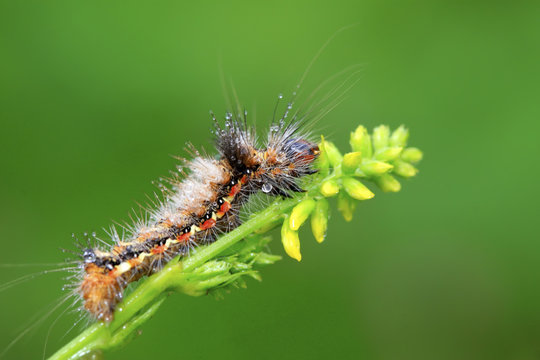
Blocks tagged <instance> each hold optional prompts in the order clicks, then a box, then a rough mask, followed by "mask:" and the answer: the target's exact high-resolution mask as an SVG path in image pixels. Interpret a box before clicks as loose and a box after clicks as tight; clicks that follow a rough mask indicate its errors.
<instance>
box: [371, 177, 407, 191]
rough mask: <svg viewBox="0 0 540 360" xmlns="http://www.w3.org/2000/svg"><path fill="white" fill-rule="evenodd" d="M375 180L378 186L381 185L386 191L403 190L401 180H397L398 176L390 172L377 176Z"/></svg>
mask: <svg viewBox="0 0 540 360" xmlns="http://www.w3.org/2000/svg"><path fill="white" fill-rule="evenodd" d="M375 182H376V183H377V186H379V187H380V188H381V190H382V191H385V192H398V191H399V190H401V184H400V183H399V181H397V180H396V178H394V177H393V176H392V175H390V174H383V175H381V176H379V177H377V178H375Z"/></svg>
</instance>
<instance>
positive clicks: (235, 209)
mask: <svg viewBox="0 0 540 360" xmlns="http://www.w3.org/2000/svg"><path fill="white" fill-rule="evenodd" d="M212 118H213V121H214V124H215V131H214V134H215V145H216V150H217V153H218V156H217V158H213V157H208V156H202V155H201V154H200V153H198V152H195V157H194V158H193V159H192V160H190V161H185V163H184V164H183V165H184V167H187V168H188V174H187V175H185V176H183V177H182V176H181V175H177V176H174V177H173V178H171V179H169V184H168V186H162V190H163V193H164V197H163V199H162V200H160V202H159V203H158V204H157V206H156V208H155V209H153V210H151V211H150V213H149V216H148V219H147V220H139V221H137V222H136V224H135V225H133V226H132V228H131V229H129V232H128V234H127V235H126V236H124V237H122V238H120V236H119V235H118V233H117V232H116V231H115V230H114V228H113V231H112V232H111V235H112V236H111V237H112V240H113V241H114V243H113V244H112V246H110V247H108V248H105V247H104V246H101V247H96V246H92V245H91V244H89V243H88V244H87V245H86V246H81V245H79V247H80V252H79V258H80V261H81V267H80V268H81V271H80V274H79V276H77V277H76V280H75V282H74V284H73V290H74V293H75V294H78V295H79V296H80V298H81V299H82V302H83V307H84V309H86V310H87V311H88V312H89V313H90V314H91V315H92V316H93V317H94V318H96V319H98V320H102V321H105V322H110V321H111V320H112V319H113V316H114V310H115V307H116V305H117V304H118V303H119V302H120V301H121V300H122V298H123V293H124V290H125V288H126V287H127V285H128V284H129V283H131V282H134V281H137V280H139V279H140V278H141V277H143V276H149V275H151V274H153V273H155V272H158V271H160V270H161V269H162V268H163V266H164V265H165V264H166V263H167V262H169V261H170V260H171V259H173V258H174V257H176V256H178V255H185V254H187V253H188V252H189V251H190V249H191V248H193V247H194V246H198V245H201V244H208V243H211V242H213V241H215V240H216V238H217V235H218V234H220V233H224V232H229V231H231V230H232V229H234V228H236V227H237V226H239V224H240V217H239V214H238V213H239V210H240V208H241V206H242V205H243V204H244V203H246V201H247V200H248V199H249V197H250V196H251V195H252V194H254V193H256V192H259V191H262V192H264V193H267V194H269V195H275V196H283V197H289V196H291V193H294V192H302V191H303V190H302V188H301V187H300V186H299V183H298V180H299V179H300V178H302V177H303V176H305V175H308V174H312V173H314V172H316V171H315V170H314V169H313V168H312V167H311V165H312V163H313V161H314V160H315V159H316V158H317V155H318V154H319V149H318V147H317V145H316V144H315V143H313V142H311V141H309V140H308V138H307V136H305V134H304V133H303V131H302V127H301V121H297V120H293V121H285V120H284V119H281V120H280V121H279V123H277V124H273V125H272V126H271V127H270V130H269V132H268V137H267V139H266V141H265V142H264V144H263V145H262V146H261V145H259V144H258V143H257V137H256V134H255V131H254V129H253V128H251V127H249V126H248V125H247V121H246V116H245V114H244V116H243V117H238V116H233V115H232V114H228V115H227V116H226V121H225V123H224V125H223V126H221V125H220V124H219V122H218V121H217V120H216V118H215V116H212ZM181 169H182V167H179V170H181ZM181 171H182V170H181Z"/></svg>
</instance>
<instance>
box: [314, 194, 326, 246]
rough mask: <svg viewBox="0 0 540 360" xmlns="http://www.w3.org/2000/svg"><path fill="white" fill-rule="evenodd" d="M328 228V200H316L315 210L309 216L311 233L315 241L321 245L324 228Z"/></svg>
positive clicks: (324, 233) (324, 232) (324, 235)
mask: <svg viewBox="0 0 540 360" xmlns="http://www.w3.org/2000/svg"><path fill="white" fill-rule="evenodd" d="M327 227H328V200H326V199H325V198H322V199H319V200H317V203H316V204H315V210H313V214H312V215H311V231H312V232H313V236H315V240H317V242H319V243H322V242H323V241H324V238H325V237H326V228H327Z"/></svg>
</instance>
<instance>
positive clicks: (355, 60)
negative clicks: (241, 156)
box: [0, 0, 540, 359]
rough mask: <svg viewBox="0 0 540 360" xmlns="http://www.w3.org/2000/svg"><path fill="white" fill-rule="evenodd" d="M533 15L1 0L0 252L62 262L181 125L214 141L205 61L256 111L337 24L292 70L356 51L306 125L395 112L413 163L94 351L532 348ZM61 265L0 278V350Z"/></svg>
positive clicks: (438, 6) (384, 119)
mask: <svg viewBox="0 0 540 360" xmlns="http://www.w3.org/2000/svg"><path fill="white" fill-rule="evenodd" d="M539 19H540V5H539V4H538V2H534V1H529V2H526V1H515V2H506V1H403V2H402V1H395V2H391V1H364V0H361V1H350V2H347V1H332V2H329V1H313V0H311V1H296V2H286V1H280V2H269V1H268V2H261V3H257V2H254V1H252V2H238V1H229V2H222V1H214V2H206V1H202V2H200V3H199V4H194V2H189V3H188V2H181V1H153V2H145V1H131V2H115V1H65V2H58V1H47V2H45V1H9V0H4V1H2V2H1V3H0V29H1V30H0V122H1V127H0V152H1V154H2V156H1V157H0V174H1V175H0V199H1V202H0V231H1V235H0V242H1V244H2V251H1V252H0V263H2V264H38V263H50V262H60V261H62V260H63V258H64V254H62V252H61V251H60V250H59V248H61V247H63V248H70V247H71V242H72V240H71V236H70V235H71V233H72V232H76V233H82V232H84V231H92V230H99V229H100V228H101V227H103V226H108V225H109V224H110V223H111V221H112V220H113V219H114V220H120V221H122V220H126V219H127V218H128V216H127V214H128V211H129V209H130V208H131V207H133V206H134V205H135V202H136V201H139V202H143V201H144V200H145V194H149V193H152V192H153V191H154V190H155V188H154V187H153V185H152V184H151V181H152V180H154V179H156V178H158V177H159V176H161V175H166V174H167V172H168V170H169V169H172V168H173V166H174V164H175V162H176V161H175V160H174V159H172V158H171V157H170V156H169V155H170V154H180V155H182V154H185V153H184V152H183V150H182V149H183V146H184V143H185V142H187V141H191V142H193V143H194V144H195V145H196V146H205V147H206V148H209V147H211V145H210V143H209V138H210V135H209V129H210V127H211V123H210V120H209V116H208V111H209V110H210V109H212V110H214V111H215V112H216V113H218V114H223V113H224V112H225V110H226V103H225V100H224V95H223V92H222V88H221V83H220V72H219V66H220V64H221V65H222V67H223V72H224V74H225V77H226V78H227V79H232V80H233V82H234V85H235V87H236V89H237V90H238V93H239V96H240V98H241V100H242V103H243V104H245V105H246V107H247V108H248V109H253V108H254V107H255V106H256V113H257V123H258V124H262V125H264V124H266V123H267V122H268V121H269V119H270V118H271V115H272V109H273V106H274V104H275V101H276V97H277V94H279V93H280V92H283V93H284V94H288V93H290V92H291V91H292V90H293V88H294V85H295V84H296V82H297V81H298V79H299V78H300V76H301V74H302V73H303V71H304V70H305V68H306V66H307V64H308V63H309V61H310V60H311V59H312V58H313V56H314V54H315V53H316V52H317V50H318V49H319V48H320V47H321V46H322V44H323V43H324V42H325V41H326V40H327V39H328V38H329V37H330V35H331V34H333V33H334V32H335V31H337V30H338V29H339V28H341V27H343V26H346V25H349V24H353V23H356V24H357V26H356V27H354V28H352V29H349V30H346V31H344V32H342V33H340V34H339V36H337V37H336V39H335V40H334V41H333V42H332V43H331V44H330V45H329V46H328V48H327V49H326V50H325V51H324V53H323V54H322V55H321V57H320V58H319V60H318V61H317V62H316V64H315V65H314V67H313V69H312V71H311V73H310V75H309V77H308V80H307V81H306V84H305V89H306V91H309V90H311V89H314V88H315V87H316V85H317V84H319V83H320V82H322V81H324V80H325V79H326V78H328V77H329V76H331V75H332V74H334V73H336V72H338V71H341V70H343V69H345V68H346V67H348V66H349V65H353V64H363V72H362V76H361V80H360V81H359V83H358V84H357V85H356V86H355V87H354V88H353V89H351V90H350V91H349V92H348V95H347V98H346V99H345V101H344V102H343V103H342V104H341V105H340V106H339V107H337V108H336V109H335V110H334V111H333V112H332V113H330V114H329V115H328V116H327V117H325V119H324V120H322V121H321V123H320V127H321V129H322V131H324V132H326V133H330V135H331V136H330V137H331V139H332V140H333V141H335V142H336V143H338V144H341V146H342V148H343V149H346V146H348V145H347V143H348V135H349V132H350V131H351V130H352V129H353V128H354V127H356V126H357V125H358V124H364V125H366V126H368V127H370V128H372V127H373V126H375V125H378V124H381V123H382V124H388V125H390V126H392V127H396V126H398V125H400V124H402V123H403V124H406V125H407V126H408V127H409V128H410V129H411V140H410V142H411V144H412V145H414V146H418V147H420V148H421V149H422V150H423V151H424V153H425V159H424V161H423V162H422V163H421V164H420V173H419V175H418V177H417V178H415V179H413V180H411V181H406V182H405V183H404V184H403V185H404V186H403V190H402V192H400V193H398V194H382V193H377V196H376V198H375V199H374V200H373V201H369V202H366V203H364V204H362V205H361V206H359V208H358V209H357V212H356V215H355V219H354V221H353V222H352V223H346V222H344V221H343V220H342V219H341V218H340V216H338V215H337V213H336V214H335V216H334V217H333V219H332V221H331V226H330V229H329V234H328V238H327V241H325V242H324V243H323V244H322V245H318V244H316V243H315V241H313V239H312V237H311V235H310V234H308V233H307V232H305V233H304V234H303V236H302V238H303V243H302V253H303V260H302V262H301V263H297V262H296V261H294V260H292V259H289V258H284V260H283V261H281V262H279V263H278V264H276V265H274V266H271V267H267V268H265V269H263V272H262V275H263V279H264V280H263V282H262V283H257V282H255V281H250V282H249V284H248V285H249V286H248V289H246V290H238V291H234V292H232V293H231V294H230V295H228V296H227V297H226V298H225V299H224V300H221V301H216V300H215V299H214V298H212V297H201V298H191V297H188V296H184V295H179V294H175V295H173V296H171V297H170V298H169V299H168V300H167V301H166V303H165V304H164V306H163V307H162V309H161V310H160V311H159V312H158V313H157V315H156V316H155V318H154V319H153V320H151V321H150V322H148V323H147V324H145V325H144V327H143V329H142V336H140V337H138V338H137V339H136V340H134V341H133V342H132V343H130V344H129V345H128V346H127V347H126V348H125V349H123V350H121V351H116V352H113V353H109V354H108V358H110V359H134V358H135V359H141V358H144V356H146V357H159V358H179V359H207V358H211V357H214V358H220V359H271V358H279V359H301V358H310V359H311V358H316V359H317V358H329V359H539V358H540V342H539V341H540V293H539V291H538V288H539V287H540V236H539V235H538V230H537V229H538V220H537V218H538V215H539V213H540V212H539V210H538V185H537V182H538V175H539V171H538V165H537V158H538V157H537V156H536V155H538V153H539V145H538V144H539V141H538V134H539V133H540V132H539V130H540V126H539V122H538V119H540V116H539V115H540V106H539V95H540V85H539V84H540V70H539V64H540V62H539V60H540V26H539V22H540V20H539ZM220 58H221V60H220ZM261 127H262V126H261ZM273 251H274V252H275V253H278V254H283V250H282V249H281V248H280V244H279V241H275V242H274V244H273ZM40 269H42V268H40V267H39V266H33V267H16V268H12V267H5V266H4V267H2V268H1V274H2V276H1V277H0V279H1V280H2V283H5V282H7V281H9V280H10V279H13V278H15V277H17V276H19V275H24V274H27V273H31V272H33V271H38V270H40ZM63 276H64V275H63V274H53V275H47V276H44V277H41V278H39V279H36V280H33V281H30V282H28V283H25V284H24V285H20V286H18V287H16V288H11V289H9V290H7V291H4V292H2V293H0V305H1V306H2V310H1V311H0V314H1V315H0V324H1V325H0V337H1V342H0V349H1V348H4V347H5V346H6V345H7V344H8V343H9V341H10V340H12V339H13V338H14V337H15V336H16V334H17V333H18V332H19V331H21V330H23V329H25V327H26V326H28V324H31V323H34V322H35V319H33V316H34V314H36V313H43V311H45V310H46V309H47V308H50V306H51V304H54V302H55V301H57V299H59V298H60V297H61V295H63V293H62V291H61V287H62V284H63V283H64V281H63V280H62V277H63ZM64 309H65V307H62V308H61V309H60V311H57V312H56V313H55V314H54V315H53V316H51V317H50V318H49V319H48V320H46V321H44V322H43V324H42V325H40V326H38V327H37V329H36V330H35V331H31V332H29V333H28V334H27V335H26V336H24V337H23V339H22V340H21V341H20V343H19V344H18V345H17V346H15V347H14V348H13V349H12V350H11V351H10V352H9V353H8V354H7V355H6V358H9V359H36V358H41V356H42V353H43V346H44V344H45V342H47V350H46V352H47V354H49V355H50V354H51V352H52V351H54V350H56V349H58V348H59V347H60V346H61V345H62V344H64V343H66V342H67V341H68V340H69V339H71V338H72V337H74V336H75V335H76V334H77V332H78V330H73V331H71V332H70V333H69V334H67V335H65V333H66V331H67V330H68V329H69V328H70V326H71V324H72V323H73V322H74V321H75V319H76V318H77V315H76V314H72V313H69V312H67V313H65V314H64V315H63V316H61V317H60V318H59V320H58V321H57V322H56V323H54V324H53V322H54V320H55V319H56V318H57V317H58V315H59V314H60V313H61V311H62V310H64ZM51 324H53V325H54V326H51ZM49 330H50V333H49V336H48V340H46V337H47V333H48V332H49Z"/></svg>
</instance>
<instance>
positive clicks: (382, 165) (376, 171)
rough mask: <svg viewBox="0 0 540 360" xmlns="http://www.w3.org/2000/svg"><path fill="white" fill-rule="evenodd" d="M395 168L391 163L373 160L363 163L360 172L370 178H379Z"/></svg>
mask: <svg viewBox="0 0 540 360" xmlns="http://www.w3.org/2000/svg"><path fill="white" fill-rule="evenodd" d="M393 167H394V166H393V165H391V164H389V163H386V162H383V161H377V160H372V161H366V162H364V163H362V164H361V165H360V171H362V172H363V173H364V174H366V175H368V176H378V175H382V174H384V173H386V172H388V171H390V170H392V168H393Z"/></svg>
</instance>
